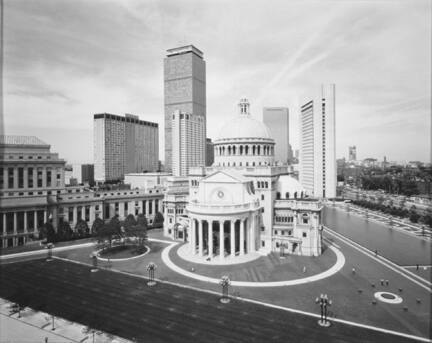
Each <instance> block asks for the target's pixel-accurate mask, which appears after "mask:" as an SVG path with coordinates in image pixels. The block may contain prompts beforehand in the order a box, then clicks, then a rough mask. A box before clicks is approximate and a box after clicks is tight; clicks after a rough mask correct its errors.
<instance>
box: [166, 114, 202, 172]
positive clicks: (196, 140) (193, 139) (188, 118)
mask: <svg viewBox="0 0 432 343" xmlns="http://www.w3.org/2000/svg"><path fill="white" fill-rule="evenodd" d="M171 134H172V172H173V175H174V176H187V175H188V172H189V168H190V167H199V166H204V165H205V147H206V136H205V118H204V116H202V115H199V114H192V113H184V112H181V111H179V110H176V111H175V112H174V114H172V116H171Z"/></svg>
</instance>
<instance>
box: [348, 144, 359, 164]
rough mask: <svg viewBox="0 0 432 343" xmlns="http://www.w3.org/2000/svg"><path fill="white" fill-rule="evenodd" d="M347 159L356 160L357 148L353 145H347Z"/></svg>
mask: <svg viewBox="0 0 432 343" xmlns="http://www.w3.org/2000/svg"><path fill="white" fill-rule="evenodd" d="M348 161H357V148H356V146H355V145H353V146H349V147H348Z"/></svg>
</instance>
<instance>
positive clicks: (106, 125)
mask: <svg viewBox="0 0 432 343" xmlns="http://www.w3.org/2000/svg"><path fill="white" fill-rule="evenodd" d="M93 140H94V174H95V175H94V176H95V181H98V182H104V181H113V180H120V179H123V177H124V174H125V173H133V172H142V171H156V170H157V168H158V160H159V127H158V124H157V123H152V122H148V121H144V120H140V119H139V118H138V116H134V115H131V114H126V115H125V116H124V117H122V116H118V115H114V114H108V113H101V114H95V115H94V127H93Z"/></svg>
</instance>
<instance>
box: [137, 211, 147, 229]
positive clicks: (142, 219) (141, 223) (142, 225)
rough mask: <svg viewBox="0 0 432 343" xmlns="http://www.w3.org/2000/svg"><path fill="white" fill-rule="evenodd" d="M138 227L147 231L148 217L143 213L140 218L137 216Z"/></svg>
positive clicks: (139, 215)
mask: <svg viewBox="0 0 432 343" xmlns="http://www.w3.org/2000/svg"><path fill="white" fill-rule="evenodd" d="M137 225H138V226H139V227H140V228H142V229H146V230H147V218H146V216H145V215H144V214H143V213H140V214H138V216H137Z"/></svg>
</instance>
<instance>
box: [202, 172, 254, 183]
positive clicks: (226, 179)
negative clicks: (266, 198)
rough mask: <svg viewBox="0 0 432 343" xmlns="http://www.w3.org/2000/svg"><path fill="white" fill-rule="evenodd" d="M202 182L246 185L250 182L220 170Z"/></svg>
mask: <svg viewBox="0 0 432 343" xmlns="http://www.w3.org/2000/svg"><path fill="white" fill-rule="evenodd" d="M200 182H205V183H244V182H248V180H247V179H246V178H245V177H244V176H242V175H237V174H234V173H231V172H226V171H222V170H219V171H217V172H215V173H213V174H210V175H209V176H207V177H205V178H203V179H202V180H201V181H200Z"/></svg>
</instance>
